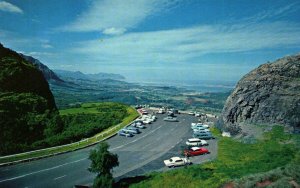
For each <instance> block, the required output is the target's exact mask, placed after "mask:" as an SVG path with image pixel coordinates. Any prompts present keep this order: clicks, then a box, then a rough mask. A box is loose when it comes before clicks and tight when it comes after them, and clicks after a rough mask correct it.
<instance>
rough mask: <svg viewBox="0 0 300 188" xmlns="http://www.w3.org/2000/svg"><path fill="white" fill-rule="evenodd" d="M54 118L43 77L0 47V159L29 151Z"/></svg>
mask: <svg viewBox="0 0 300 188" xmlns="http://www.w3.org/2000/svg"><path fill="white" fill-rule="evenodd" d="M57 114H58V111H57V109H56V105H55V102H54V97H53V95H52V93H51V91H50V89H49V85H48V83H47V81H46V80H45V79H44V77H43V74H42V73H41V72H40V71H39V70H38V69H37V68H36V67H34V66H33V65H32V64H30V63H29V62H27V61H26V60H24V59H23V58H22V57H21V56H20V55H19V54H18V53H16V52H14V51H12V50H10V49H7V48H4V47H3V46H2V45H1V44H0V125H1V126H0V143H1V144H0V155H5V154H10V153H17V152H21V151H26V150H28V149H30V148H31V145H32V144H33V143H34V142H35V141H37V140H40V139H42V138H43V132H44V130H45V129H46V128H47V126H48V124H49V122H50V121H52V118H53V117H55V116H57Z"/></svg>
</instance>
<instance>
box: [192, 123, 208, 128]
mask: <svg viewBox="0 0 300 188" xmlns="http://www.w3.org/2000/svg"><path fill="white" fill-rule="evenodd" d="M195 126H202V127H205V128H209V125H207V124H203V123H191V127H195Z"/></svg>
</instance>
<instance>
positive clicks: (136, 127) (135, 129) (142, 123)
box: [118, 112, 157, 137]
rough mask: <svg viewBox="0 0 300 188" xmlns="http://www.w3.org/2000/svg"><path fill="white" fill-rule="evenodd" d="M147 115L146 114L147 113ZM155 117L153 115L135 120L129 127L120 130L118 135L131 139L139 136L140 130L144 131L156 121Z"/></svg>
mask: <svg viewBox="0 0 300 188" xmlns="http://www.w3.org/2000/svg"><path fill="white" fill-rule="evenodd" d="M147 114H148V112H147ZM156 119H157V117H156V116H154V115H142V116H141V117H140V118H138V119H136V120H135V121H134V122H132V123H131V125H129V126H127V127H125V128H123V129H121V130H120V131H119V132H118V135H120V136H125V137H133V136H134V135H135V134H140V133H141V130H140V129H145V128H146V125H147V124H150V123H152V122H154V121H156Z"/></svg>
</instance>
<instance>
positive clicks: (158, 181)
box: [130, 126, 300, 188]
mask: <svg viewBox="0 0 300 188" xmlns="http://www.w3.org/2000/svg"><path fill="white" fill-rule="evenodd" d="M213 133H214V134H215V135H217V137H218V139H219V141H218V157H217V159H216V160H214V161H212V162H208V163H205V164H202V165H193V166H190V167H185V168H181V169H176V170H172V171H168V172H165V173H151V174H149V175H148V176H147V179H146V180H144V181H141V182H139V183H136V184H132V185H130V187H133V188H137V187H147V188H148V187H172V188H173V187H174V188H175V187H199V188H201V187H205V188H206V187H212V188H214V187H220V186H222V185H223V184H224V183H226V182H228V181H231V180H232V179H236V178H241V177H243V176H246V175H250V174H254V173H260V172H266V171H269V170H272V169H275V168H277V167H281V166H285V165H286V164H289V163H297V164H299V163H300V160H299V159H300V157H299V156H300V153H299V148H298V147H299V145H298V146H297V143H298V142H299V135H298V136H291V135H288V134H285V133H283V127H280V126H276V127H274V128H273V130H272V131H271V132H269V133H266V134H265V137H264V140H258V141H257V142H255V143H254V144H245V143H242V142H240V141H238V140H234V139H231V138H225V137H220V133H219V132H218V131H217V130H213Z"/></svg>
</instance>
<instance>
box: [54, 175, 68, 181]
mask: <svg viewBox="0 0 300 188" xmlns="http://www.w3.org/2000/svg"><path fill="white" fill-rule="evenodd" d="M66 176H67V175H63V176H59V177H57V178H54V179H53V180H58V179H61V178H64V177H66Z"/></svg>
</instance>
